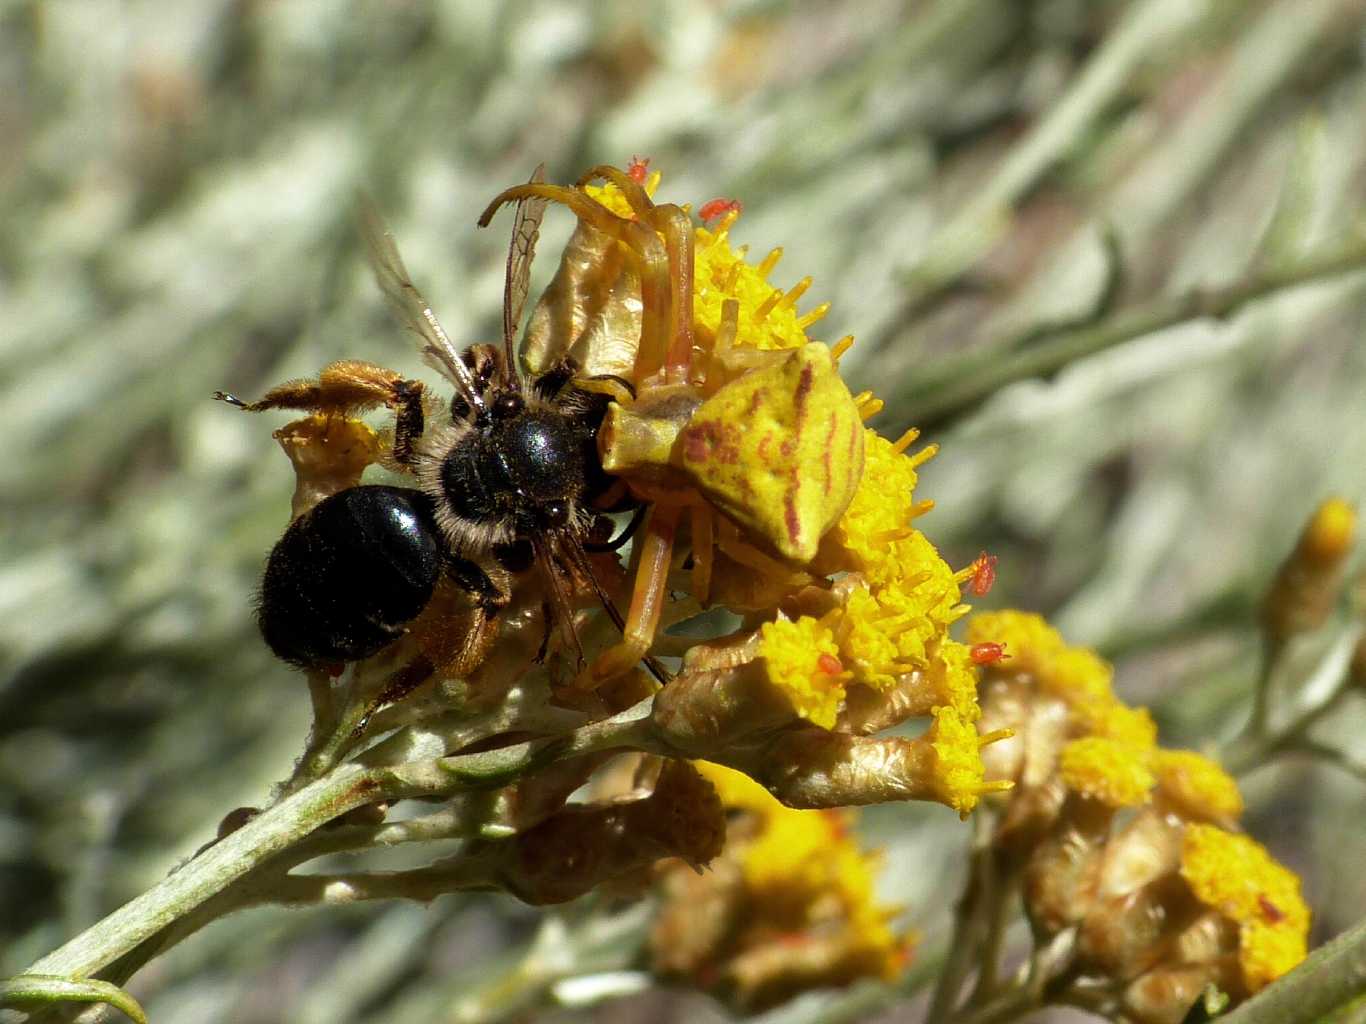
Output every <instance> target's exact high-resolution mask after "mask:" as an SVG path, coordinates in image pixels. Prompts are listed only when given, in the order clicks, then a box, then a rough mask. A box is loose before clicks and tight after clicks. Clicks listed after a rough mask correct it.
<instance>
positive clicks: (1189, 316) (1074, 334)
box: [897, 238, 1366, 424]
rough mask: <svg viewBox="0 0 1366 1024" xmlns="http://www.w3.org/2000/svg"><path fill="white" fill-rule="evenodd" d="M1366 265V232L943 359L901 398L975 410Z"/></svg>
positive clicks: (930, 409)
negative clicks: (1049, 331) (1087, 362)
mask: <svg viewBox="0 0 1366 1024" xmlns="http://www.w3.org/2000/svg"><path fill="white" fill-rule="evenodd" d="M1363 269H1366V238H1363V239H1355V240H1353V242H1352V243H1350V244H1348V245H1346V246H1343V247H1341V248H1337V249H1333V250H1331V251H1328V252H1322V253H1316V254H1314V255H1312V256H1309V257H1306V258H1305V259H1303V260H1300V261H1299V262H1297V263H1294V264H1290V265H1288V266H1285V267H1279V268H1276V269H1274V270H1270V271H1267V272H1265V273H1263V274H1260V275H1257V276H1255V277H1252V278H1250V279H1248V280H1245V281H1242V282H1240V283H1238V284H1236V285H1233V286H1231V287H1227V288H1215V289H1208V290H1202V291H1196V292H1192V293H1190V294H1188V295H1182V296H1178V297H1176V298H1161V299H1157V300H1156V301H1154V302H1151V303H1148V304H1146V305H1141V306H1137V307H1134V308H1131V309H1127V310H1122V311H1120V312H1119V313H1116V314H1114V315H1113V316H1111V317H1107V318H1106V319H1104V320H1103V321H1101V322H1100V323H1098V324H1095V325H1094V326H1091V327H1087V328H1083V329H1079V330H1073V331H1066V332H1064V333H1062V334H1058V335H1054V336H1053V337H1052V338H1051V339H1049V340H1046V341H1041V342H1039V343H1037V344H1035V345H1033V346H1031V347H1030V348H1028V349H1026V350H1024V351H1021V352H1014V353H1003V352H1002V351H1001V347H1002V346H1001V345H999V344H998V345H992V344H987V345H984V346H982V347H981V348H980V349H978V350H976V351H973V352H971V353H968V354H967V355H964V356H960V357H959V358H957V359H953V360H949V361H946V362H942V363H940V364H939V367H938V369H936V371H935V372H934V373H933V374H932V375H928V376H924V377H922V378H921V379H920V380H918V381H917V383H916V384H915V385H913V386H912V387H911V389H910V390H909V391H906V392H904V393H903V394H901V395H900V396H898V398H897V402H899V403H902V404H904V405H905V406H906V407H907V408H909V409H912V410H914V415H915V418H916V421H917V422H919V423H922V424H924V423H927V422H933V421H938V420H942V419H944V418H946V417H949V416H952V415H955V414H957V413H961V412H963V411H964V410H967V409H970V408H972V407H973V406H975V405H976V404H977V403H979V402H980V401H982V400H983V399H985V398H987V397H988V396H990V395H992V394H994V393H995V392H996V391H998V390H1000V389H1001V388H1003V387H1005V386H1006V385H1008V384H1013V383H1015V382H1016V381H1020V380H1025V379H1028V378H1030V377H1042V376H1047V375H1049V374H1052V373H1055V372H1057V371H1058V370H1060V369H1062V368H1063V367H1064V366H1067V365H1068V364H1069V363H1071V362H1073V361H1075V360H1077V359H1082V358H1085V357H1087V356H1091V355H1095V354H1096V353H1098V352H1103V351H1105V350H1106V349H1108V348H1113V347H1115V346H1116V345H1120V344H1123V343H1124V342H1127V341H1132V340H1134V339H1135V338H1140V337H1143V336H1144V335H1147V334H1153V333H1155V332H1157V331H1161V330H1166V329H1167V328H1170V327H1175V326H1177V325H1178V324H1183V323H1188V322H1191V321H1195V320H1203V319H1207V318H1214V319H1224V318H1226V317H1229V316H1231V315H1232V314H1233V313H1235V312H1237V311H1238V310H1239V309H1240V308H1241V307H1242V306H1244V305H1246V304H1248V303H1250V302H1253V301H1255V300H1257V299H1261V298H1264V297H1266V296H1269V295H1273V294H1275V293H1277V292H1281V291H1285V290H1288V289H1291V288H1297V287H1299V286H1301V285H1305V284H1310V283H1317V282H1320V281H1327V280H1331V279H1332V278H1335V277H1340V276H1342V275H1344V274H1350V273H1354V272H1359V271H1361V270H1363Z"/></svg>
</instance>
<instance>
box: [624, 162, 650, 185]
mask: <svg viewBox="0 0 1366 1024" xmlns="http://www.w3.org/2000/svg"><path fill="white" fill-rule="evenodd" d="M626 173H627V174H628V175H630V177H631V180H632V181H634V182H635V183H636V184H637V185H644V184H645V176H646V175H647V174H649V173H650V158H649V157H648V156H647V157H644V158H642V157H638V156H633V157H631V162H630V163H629V164H627V165H626Z"/></svg>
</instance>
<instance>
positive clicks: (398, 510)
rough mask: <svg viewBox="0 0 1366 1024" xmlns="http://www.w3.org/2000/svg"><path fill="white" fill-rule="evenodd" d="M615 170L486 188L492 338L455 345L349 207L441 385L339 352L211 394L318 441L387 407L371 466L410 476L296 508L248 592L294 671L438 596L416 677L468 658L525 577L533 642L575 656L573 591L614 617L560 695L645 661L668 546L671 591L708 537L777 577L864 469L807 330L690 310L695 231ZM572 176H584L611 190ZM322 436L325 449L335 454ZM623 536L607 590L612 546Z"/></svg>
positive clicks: (381, 232)
mask: <svg viewBox="0 0 1366 1024" xmlns="http://www.w3.org/2000/svg"><path fill="white" fill-rule="evenodd" d="M638 177H640V176H638V175H635V174H631V173H627V172H623V171H620V170H618V169H616V168H612V167H597V168H594V169H593V170H592V171H590V172H589V173H588V174H587V175H585V176H584V177H583V178H582V179H581V180H580V181H579V183H578V184H576V185H574V186H572V187H571V186H559V185H551V184H547V183H545V182H544V181H543V180H542V176H541V173H540V171H538V172H537V174H536V175H535V176H533V179H532V180H531V181H530V182H528V183H527V184H525V185H519V186H515V187H513V188H510V189H507V190H506V191H504V192H503V193H501V194H500V195H498V196H497V197H496V198H495V199H494V200H493V202H492V203H491V204H490V205H489V207H488V209H487V210H485V212H484V215H483V216H482V217H481V218H480V224H481V225H486V224H487V223H488V222H489V221H490V220H491V218H492V217H493V215H494V214H495V213H496V212H497V210H498V209H499V208H500V207H502V206H503V205H506V204H514V205H515V208H516V217H515V222H514V226H513V237H512V244H511V247H510V251H509V256H508V261H507V276H506V286H505V294H504V308H503V344H502V346H494V345H474V346H471V347H469V348H466V349H464V350H463V351H462V350H459V349H457V347H456V346H455V345H454V344H453V343H452V342H451V340H450V338H449V337H448V336H447V335H446V333H445V331H444V330H443V329H442V327H441V325H440V322H439V321H438V319H437V317H436V315H435V314H434V313H433V311H432V309H431V307H430V306H429V305H428V303H427V301H426V300H425V299H424V298H423V297H422V295H421V293H420V292H419V291H418V290H417V288H416V287H414V285H413V283H412V281H411V280H410V278H409V274H408V271H407V269H406V268H405V266H404V264H403V261H402V259H401V258H400V256H399V253H398V249H397V247H396V245H395V243H394V240H393V237H392V235H390V234H389V233H388V232H387V231H386V230H385V228H384V227H383V225H382V223H381V222H380V221H379V219H378V217H377V216H376V215H375V214H374V213H373V212H371V211H366V212H365V213H364V214H363V227H364V231H365V235H366V241H367V244H368V247H369V251H370V256H371V260H372V263H373V265H374V269H375V273H376V277H377V279H378V280H379V283H380V285H381V288H382V289H383V291H384V293H385V295H386V297H387V298H388V300H389V303H390V305H391V306H392V307H393V309H394V310H395V312H396V313H397V314H398V315H399V317H400V319H401V320H402V321H403V322H404V323H405V325H406V326H407V327H409V328H410V329H411V330H412V331H413V332H414V333H415V334H416V335H417V336H418V337H419V338H420V339H421V343H422V351H423V354H424V357H425V358H426V360H427V362H428V363H430V364H431V365H432V366H434V367H435V368H436V369H437V370H438V371H439V372H440V373H441V374H442V376H443V377H444V378H445V382H446V383H447V384H448V385H449V386H450V387H451V389H452V391H451V396H450V398H449V399H445V398H443V397H438V396H436V395H434V394H433V392H432V390H431V389H430V388H429V387H427V386H426V385H425V384H424V383H423V382H421V381H417V380H412V379H408V378H406V377H404V376H403V375H401V374H398V373H396V372H394V371H392V370H389V369H386V368H384V367H381V366H377V365H375V364H372V363H368V362H361V361H355V360H344V361H341V362H337V363H333V364H331V365H330V366H328V367H325V368H324V369H323V370H322V372H321V373H320V374H319V375H318V377H317V378H315V379H310V380H302V381H291V382H288V383H286V384H283V385H280V386H279V387H276V388H274V389H272V390H270V391H269V392H267V394H266V395H265V396H264V397H263V398H261V399H260V400H259V401H257V402H251V403H246V402H242V401H240V400H238V399H235V398H233V397H232V396H222V397H224V398H225V399H226V400H227V401H230V402H232V403H233V404H236V405H239V406H241V407H242V408H244V409H247V410H250V411H263V410H266V409H298V410H303V411H306V412H309V413H312V414H313V415H314V421H315V422H316V423H319V424H321V426H319V427H318V428H317V429H318V430H320V431H323V432H325V431H326V430H327V429H328V427H327V424H328V423H330V422H331V421H333V420H334V419H337V418H344V417H348V416H350V415H352V414H355V413H358V412H362V411H365V410H367V409H373V408H377V407H379V406H384V407H386V408H387V409H389V410H390V411H391V412H392V413H393V415H394V419H393V426H392V429H391V431H389V432H388V434H387V436H386V437H385V439H384V440H383V441H382V442H376V445H377V449H378V450H376V451H375V452H374V455H373V460H374V461H378V462H380V463H381V464H383V465H385V466H387V467H388V468H390V469H392V470H395V471H397V472H399V473H400V474H403V475H404V476H406V477H409V478H410V479H411V483H412V486H383V485H365V484H360V483H359V471H356V472H355V473H353V474H351V476H352V477H354V479H350V480H349V483H348V485H347V486H340V487H332V488H323V490H325V491H327V492H328V493H327V494H326V496H324V497H322V500H319V501H317V502H316V503H315V504H312V505H311V507H306V508H302V509H301V508H299V507H297V504H296V509H295V513H296V517H295V519H294V521H293V522H292V523H291V525H290V527H289V528H288V530H287V531H286V533H285V534H284V536H283V537H282V538H281V540H280V541H279V543H277V545H276V546H275V548H274V550H273V551H272V553H271V556H270V559H269V562H268V564H267V568H266V572H265V576H264V580H263V583H262V591H261V603H260V611H259V621H260V625H261V629H262V632H263V634H264V636H265V639H266V641H267V643H268V644H269V645H270V647H271V648H272V650H274V652H275V653H276V654H277V655H278V656H280V657H281V658H283V659H284V660H286V661H288V662H291V663H294V664H297V665H300V666H302V667H306V668H311V669H318V668H328V669H336V668H337V667H338V666H340V665H343V664H345V663H347V662H351V661H358V660H362V659H365V658H368V657H370V656H372V655H374V654H376V653H378V652H380V651H381V650H383V649H384V648H386V647H387V646H389V645H390V644H393V643H394V642H395V641H397V640H398V639H400V638H401V637H403V636H405V635H408V634H409V633H410V632H412V631H413V630H414V628H415V625H416V624H419V623H420V622H421V620H422V619H423V618H424V612H427V611H428V610H429V607H430V606H432V605H433V604H435V603H436V602H434V595H436V594H440V593H442V592H443V591H446V592H449V590H450V588H454V590H455V591H457V592H458V593H460V594H461V595H463V602H462V603H463V605H464V606H465V616H464V618H465V622H464V625H463V626H462V628H461V629H460V631H459V634H460V635H459V637H458V638H457V639H456V640H455V641H454V642H450V641H449V639H448V640H447V642H444V643H437V644H425V645H424V644H420V645H419V646H420V647H423V648H424V649H423V650H422V653H421V655H420V656H419V658H418V661H419V662H422V663H424V664H423V666H421V667H420V668H419V670H418V675H419V676H420V677H423V678H425V676H426V675H430V674H431V673H432V672H434V671H437V670H443V671H449V672H452V673H455V674H458V673H461V672H466V671H469V670H471V669H473V668H474V667H476V666H477V665H478V664H479V663H480V661H481V660H482V659H483V657H484V656H485V655H486V653H487V651H488V650H489V647H490V645H491V643H492V641H493V639H494V638H495V637H496V636H497V635H498V630H499V628H500V619H501V618H502V616H503V614H504V609H506V608H507V606H508V605H509V602H510V601H511V600H512V598H513V595H514V593H515V592H516V590H517V586H518V585H517V581H518V580H519V579H520V578H522V577H523V576H524V575H526V574H529V573H534V574H538V575H539V577H540V579H541V581H542V586H541V587H540V588H539V592H540V593H542V594H543V595H544V600H543V601H542V603H541V609H540V614H541V618H542V621H543V630H544V638H543V641H542V644H541V649H542V653H544V651H545V649H546V647H547V644H548V641H549V639H550V637H551V635H552V633H553V631H554V630H553V628H552V627H553V626H558V629H559V632H560V633H561V635H562V637H563V639H564V641H565V643H566V644H567V645H568V646H569V647H570V648H572V649H573V651H574V653H575V654H576V656H577V659H578V661H579V662H580V663H582V662H583V660H584V655H583V648H582V645H581V644H580V638H579V632H578V630H577V629H576V621H577V620H576V606H578V605H581V604H582V603H583V602H584V600H585V599H586V600H591V601H592V602H594V603H597V604H600V605H601V606H602V607H603V609H605V611H606V612H607V614H608V616H609V617H610V618H611V619H612V621H613V622H614V623H615V625H616V627H617V628H618V629H619V630H620V634H621V635H620V639H619V640H618V641H617V642H615V643H613V644H612V645H610V646H608V647H607V649H606V650H604V651H602V652H601V653H600V654H599V655H598V656H597V657H596V658H594V659H593V660H592V661H591V663H589V664H587V665H584V666H583V667H582V668H581V670H580V673H579V682H580V684H581V685H583V686H585V687H587V688H592V687H596V686H598V685H600V684H602V683H604V682H607V681H609V680H612V679H614V678H616V677H619V676H621V675H623V674H625V673H627V672H629V671H631V670H632V669H633V668H635V667H636V666H637V665H638V664H640V663H641V662H642V661H643V662H644V663H645V664H646V666H647V667H649V668H651V670H652V671H654V672H655V674H656V675H660V676H662V675H663V669H662V668H661V667H660V666H659V665H658V663H657V662H655V661H654V659H653V658H651V656H650V649H651V647H652V645H653V644H654V643H655V639H656V634H657V632H658V629H659V626H660V621H661V614H662V613H663V610H664V608H665V605H666V603H667V600H668V594H669V589H668V588H669V573H670V570H671V568H672V567H673V566H674V564H675V562H676V561H677V560H678V559H677V555H678V554H680V553H681V549H683V548H687V549H689V550H690V562H691V582H690V590H691V592H692V594H693V596H694V597H695V598H696V599H697V600H698V602H699V605H701V606H705V605H706V604H707V603H708V601H709V594H710V591H711V588H712V575H713V566H714V559H715V553H716V552H717V551H718V550H719V551H721V552H723V553H724V555H725V556H726V557H727V558H728V559H730V560H733V561H734V562H738V563H740V564H742V565H747V564H752V565H756V566H762V567H764V568H765V569H770V570H772V569H776V571H779V572H781V571H788V572H798V573H799V572H800V570H801V568H802V567H803V566H804V565H806V564H807V563H809V562H811V561H812V560H813V559H814V558H815V557H816V555H817V550H818V548H819V545H820V541H821V538H822V536H823V535H824V534H825V533H826V532H827V531H828V530H829V529H830V528H831V527H832V526H833V525H834V524H835V523H836V522H837V521H838V519H839V518H840V516H841V514H842V513H843V512H844V510H845V509H846V508H847V507H848V505H849V502H850V500H851V499H852V497H853V494H854V491H855V489H856V488H857V486H858V482H859V479H860V477H861V474H862V468H863V446H864V431H863V426H862V418H861V416H860V411H859V408H858V406H857V405H856V403H855V400H854V398H853V397H852V396H851V395H850V393H849V391H848V389H847V388H846V387H845V385H844V383H843V381H842V380H841V379H840V377H839V375H838V373H837V372H836V370H835V363H834V358H833V357H832V355H831V351H830V349H828V348H827V347H826V346H824V345H821V344H818V343H806V344H802V345H800V346H798V347H795V348H792V347H788V348H784V349H780V350H763V349H761V348H758V347H754V346H751V345H737V344H736V337H737V329H738V318H739V315H740V311H739V303H738V302H737V301H736V300H735V299H733V298H732V299H727V300H725V301H724V302H723V304H722V308H721V313H720V318H719V321H717V323H716V325H715V327H714V328H711V329H708V328H706V327H705V326H703V325H701V324H700V323H699V322H698V321H697V320H696V318H695V316H694V299H695V293H696V287H695V284H696V283H695V281H694V269H695V267H694V239H695V232H696V228H695V226H694V224H693V221H692V219H691V217H690V215H689V213H688V212H687V210H685V209H683V208H680V207H678V206H675V205H671V204H659V205H656V204H655V203H654V202H653V201H652V200H651V198H650V195H649V194H648V192H647V189H646V188H645V187H644V185H643V184H642V183H641V181H639V180H637V178H638ZM593 180H603V181H605V182H606V183H607V187H608V189H610V190H611V191H612V192H613V193H614V194H613V197H612V198H613V199H614V200H615V202H614V203H611V204H609V203H606V202H604V201H602V200H603V195H602V190H599V189H594V188H592V187H591V186H589V185H588V183H589V182H590V181H593ZM552 202H553V203H559V204H562V205H564V206H566V207H568V208H569V210H570V211H571V212H573V213H574V214H575V215H576V217H577V218H578V222H579V223H578V228H577V230H576V231H575V233H574V235H573V237H572V238H571V239H570V242H569V244H568V246H567V247H566V250H565V253H564V256H563V257H562V260H561V264H560V267H559V270H558V273H557V275H556V278H555V280H554V281H553V282H552V284H551V286H550V287H549V289H547V292H546V294H545V296H544V297H543V298H542V299H541V301H540V303H539V305H538V306H537V308H536V309H535V311H534V312H533V315H532V317H531V323H530V325H529V327H528V329H527V332H526V336H525V338H524V339H523V341H522V344H521V346H520V351H518V345H517V335H518V332H519V328H520V326H521V319H522V310H523V307H524V305H525V301H526V298H527V293H528V287H529V277H530V266H531V261H532V257H533V254H534V251H535V246H536V239H537V235H538V233H539V226H540V222H541V219H542V217H543V215H544V212H545V210H546V207H547V205H548V204H549V203H552ZM613 206H614V207H616V208H615V209H614V208H610V207H613ZM341 447H342V446H339V445H336V444H334V445H333V448H332V451H333V452H334V453H336V454H337V457H341ZM331 457H332V456H326V457H325V458H331ZM360 465H361V468H363V466H364V461H363V460H362V462H361V463H360ZM628 511H629V512H633V515H632V518H631V522H630V524H629V525H627V526H626V527H625V528H624V529H622V530H621V531H620V532H619V533H618V535H617V536H616V537H615V538H612V537H611V533H612V530H613V521H612V520H611V519H610V518H608V516H609V515H611V514H613V513H618V512H628ZM632 535H634V536H633V539H634V552H633V557H632V566H633V570H632V577H631V579H630V581H629V584H628V581H626V580H624V579H622V578H621V575H620V570H619V567H618V564H617V561H616V559H615V557H614V556H612V555H611V554H610V552H612V551H614V550H615V549H617V548H619V547H620V546H621V545H622V544H624V543H625V541H626V540H627V539H628V538H632ZM623 608H624V611H623V610H621V609H623ZM418 632H419V633H421V632H422V631H421V630H418ZM438 632H439V631H438ZM447 632H448V633H449V631H447ZM415 681H420V679H416V680H415Z"/></svg>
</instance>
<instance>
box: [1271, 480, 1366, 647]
mask: <svg viewBox="0 0 1366 1024" xmlns="http://www.w3.org/2000/svg"><path fill="white" fill-rule="evenodd" d="M1355 534H1356V509H1355V508H1353V507H1352V506H1351V505H1350V504H1348V503H1347V502H1346V501H1344V500H1343V499H1341V498H1329V499H1328V500H1326V501H1324V502H1323V503H1322V504H1321V505H1319V507H1318V508H1317V509H1316V510H1315V511H1314V514H1313V515H1312V516H1311V517H1310V518H1309V522H1308V523H1306V524H1305V527H1304V530H1303V531H1302V532H1301V533H1300V537H1299V541H1298V542H1297V543H1296V544H1295V548H1294V550H1293V551H1291V552H1290V555H1289V556H1288V557H1287V558H1286V560H1285V561H1284V562H1282V563H1281V567H1280V569H1279V570H1277V573H1276V578H1275V579H1274V580H1273V581H1272V583H1271V587H1270V589H1269V590H1268V591H1267V595H1266V599H1265V602H1264V604H1263V606H1262V628H1263V630H1264V631H1265V634H1266V638H1267V641H1268V642H1269V643H1272V644H1277V645H1278V644H1282V643H1284V642H1285V641H1286V640H1288V639H1290V637H1292V636H1295V635H1296V634H1298V633H1306V632H1309V631H1310V630H1314V629H1317V628H1318V627H1319V626H1321V625H1323V623H1324V622H1325V621H1327V619H1328V616H1329V614H1330V613H1331V612H1332V610H1333V604H1334V603H1335V602H1336V601H1337V597H1338V591H1339V589H1340V586H1341V583H1342V569H1343V566H1344V565H1345V564H1346V561H1347V556H1348V555H1349V554H1351V551H1352V544H1353V541H1354V539H1355Z"/></svg>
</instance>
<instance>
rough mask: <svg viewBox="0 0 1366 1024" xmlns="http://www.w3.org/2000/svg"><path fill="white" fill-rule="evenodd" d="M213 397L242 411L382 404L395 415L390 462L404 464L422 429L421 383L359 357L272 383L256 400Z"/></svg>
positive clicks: (355, 408) (343, 409)
mask: <svg viewBox="0 0 1366 1024" xmlns="http://www.w3.org/2000/svg"><path fill="white" fill-rule="evenodd" d="M214 397H215V398H217V399H219V400H220V401H223V402H228V403H229V404H231V405H235V406H237V407H238V408H239V409H241V410H243V411H244V412H265V411H267V410H269V409H298V410H300V411H302V412H318V413H337V414H346V413H352V412H364V411H365V410H367V409H374V408H376V407H378V406H381V405H383V406H387V407H388V408H390V409H392V410H393V411H394V413H395V422H394V461H395V462H398V463H399V464H400V465H405V466H406V465H410V464H411V463H412V460H413V448H414V445H415V443H416V441H417V439H418V438H419V437H421V436H422V431H423V429H424V427H425V423H424V416H423V411H422V397H423V385H422V382H421V381H417V380H408V379H407V378H405V377H403V376H401V375H399V374H398V373H395V372H394V371H393V370H390V369H388V368H387V367H383V366H378V365H376V364H375V363H367V362H365V361H363V360H360V359H341V360H338V361H337V362H335V363H329V364H328V365H327V366H324V367H323V368H322V370H321V371H320V372H319V373H318V376H317V378H316V379H315V380H291V381H286V382H285V383H283V384H279V385H276V386H275V387H273V388H271V389H270V390H269V391H267V392H266V393H265V394H264V395H263V396H262V397H261V398H260V400H259V401H255V402H244V401H242V400H241V399H240V398H237V397H236V396H234V395H229V394H225V393H223V392H221V391H220V392H217V393H216V394H215V395H214Z"/></svg>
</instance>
